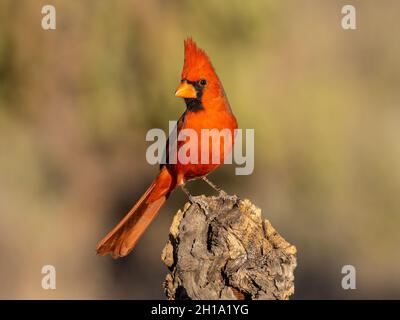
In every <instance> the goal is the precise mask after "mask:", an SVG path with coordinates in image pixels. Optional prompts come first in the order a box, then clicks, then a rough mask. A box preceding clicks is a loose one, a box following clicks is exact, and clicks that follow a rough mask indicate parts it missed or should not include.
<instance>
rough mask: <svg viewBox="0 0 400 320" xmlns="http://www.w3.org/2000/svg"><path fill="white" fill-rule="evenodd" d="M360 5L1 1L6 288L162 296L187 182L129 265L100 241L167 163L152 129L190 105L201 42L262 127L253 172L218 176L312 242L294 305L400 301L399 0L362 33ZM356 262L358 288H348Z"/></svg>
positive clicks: (30, 293)
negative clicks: (157, 162) (187, 90)
mask: <svg viewBox="0 0 400 320" xmlns="http://www.w3.org/2000/svg"><path fill="white" fill-rule="evenodd" d="M44 4H53V5H55V7H56V9H57V30H55V31H44V30H43V29H42V28H41V25H40V23H41V18H42V15H41V8H42V6H43V5H44ZM344 4H347V3H345V2H343V1H329V2H328V1H316V0H313V1H305V0H304V1H293V0H292V1H289V0H286V1H272V0H271V1H264V0H253V1H251V2H249V3H245V2H243V1H238V0H234V1H185V2H183V1H176V0H175V1H156V0H151V1H145V2H144V1H138V0H117V1H104V0H103V1H95V0H91V1H81V2H77V1H66V0H48V1H42V0H41V1H29V0H18V1H15V0H0V150H1V154H0V217H1V224H0V249H2V253H3V258H2V259H1V260H0V270H1V271H2V272H1V275H0V283H1V284H2V287H1V290H0V297H1V298H138V299H145V298H162V297H163V293H162V287H161V284H162V281H163V277H164V276H165V274H166V268H165V267H163V266H162V265H161V262H160V259H159V255H160V252H161V249H162V247H163V245H164V243H165V241H166V240H167V232H168V228H169V224H170V223H171V217H172V215H173V213H174V212H175V211H176V210H177V209H178V208H180V207H182V205H183V203H184V202H185V201H186V199H185V197H184V196H183V195H182V194H180V192H179V191H177V192H175V193H174V194H173V196H172V197H171V199H170V201H169V202H168V204H167V206H166V207H165V208H164V209H163V210H162V212H161V214H160V216H159V217H158V218H157V219H156V221H155V222H154V223H153V225H152V227H151V228H150V229H149V231H148V232H147V234H146V235H145V236H144V238H143V239H142V240H141V241H140V243H139V245H138V246H137V248H136V250H135V251H134V252H133V253H132V254H131V255H130V256H129V257H128V258H126V259H123V260H120V261H111V259H109V258H101V257H97V256H96V255H95V252H94V248H95V245H96V242H97V240H99V239H100V238H101V237H102V236H103V235H104V233H105V232H107V231H108V230H109V229H110V228H111V227H112V226H113V224H114V223H116V222H117V220H118V219H119V218H120V217H121V215H122V214H123V213H124V212H126V211H127V210H128V209H129V207H130V206H131V205H132V204H133V203H134V201H135V200H136V199H137V198H138V197H139V196H140V195H141V193H142V192H143V191H144V190H145V188H146V187H147V185H148V184H149V183H150V181H151V180H152V178H153V177H154V176H155V174H156V172H157V168H156V167H152V166H150V165H148V164H147V163H146V161H145V151H146V147H147V146H148V143H147V142H146V141H145V134H146V132H147V130H148V129H150V128H154V127H159V128H162V129H164V130H167V128H168V120H176V119H178V118H179V116H180V114H181V113H182V112H183V110H184V103H183V102H182V101H179V100H177V99H176V98H175V97H174V96H173V92H174V88H175V87H176V86H177V84H178V83H179V80H180V72H181V68H182V64H183V39H184V38H185V37H187V36H192V37H193V38H194V39H195V40H196V41H197V42H198V44H199V45H200V46H201V47H203V48H204V49H206V51H207V52H208V54H209V55H210V57H211V59H212V61H213V64H214V65H215V67H216V70H217V72H218V74H219V76H220V78H221V80H222V82H223V84H224V87H225V90H226V92H227V94H228V97H229V100H230V103H231V105H232V108H233V110H234V113H235V114H236V116H237V118H238V121H239V125H240V127H242V128H254V129H255V135H256V141H255V147H256V150H255V151H256V160H255V164H256V166H255V172H254V174H253V175H251V176H243V177H242V176H234V170H233V168H232V167H231V166H226V167H224V168H221V169H220V170H219V171H218V172H216V173H215V174H213V177H214V179H215V180H216V182H218V183H219V184H220V185H223V186H224V188H225V189H226V190H228V191H229V192H236V193H238V194H239V195H240V196H242V197H249V198H250V199H251V200H252V201H253V202H254V203H255V204H257V205H258V206H260V207H261V208H263V212H264V215H265V216H266V217H268V218H269V219H270V220H271V221H272V223H273V225H274V226H276V227H277V229H278V230H280V232H281V233H282V234H283V235H284V236H285V237H286V238H287V240H288V241H290V242H292V243H294V244H296V245H297V247H298V251H299V266H298V269H297V272H296V296H295V297H296V298H344V299H348V298H400V271H399V270H400V268H399V264H400V253H399V250H398V248H397V246H398V243H399V240H400V239H399V235H398V230H397V229H398V225H399V222H400V216H399V213H400V200H399V197H398V191H399V190H400V142H399V141H400V140H399V119H400V109H399V98H400V97H399V95H400V93H399V83H400V60H399V57H400V43H399V41H398V31H399V27H400V23H399V19H398V13H399V12H400V11H399V9H400V3H398V2H397V1H389V0H386V1H381V2H380V3H379V7H377V6H376V4H375V3H374V1H372V0H368V1H367V0H366V1H362V2H356V3H355V5H356V8H357V24H358V29H357V30H355V31H344V30H343V29H342V28H341V26H340V19H341V17H342V15H341V13H340V11H341V7H342V5H344ZM192 190H195V191H197V192H205V191H206V190H207V187H206V186H204V185H202V184H199V183H193V187H192ZM45 264H53V265H55V267H56V269H57V276H58V278H57V281H58V282H57V290H55V291H50V292H49V291H45V290H43V289H42V288H41V287H40V281H41V276H42V275H41V274H40V270H41V267H42V266H43V265H45ZM345 264H352V265H354V266H355V267H356V269H357V290H354V291H344V290H342V289H341V287H340V281H341V277H342V275H341V273H340V272H341V268H342V266H343V265H345Z"/></svg>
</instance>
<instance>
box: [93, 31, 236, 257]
mask: <svg viewBox="0 0 400 320" xmlns="http://www.w3.org/2000/svg"><path fill="white" fill-rule="evenodd" d="M184 47H185V60H184V66H183V71H182V75H181V83H180V85H179V86H178V88H177V89H176V92H175V96H177V97H180V98H183V99H184V100H185V103H186V110H185V112H184V113H183V115H182V116H181V117H180V119H179V121H178V123H177V132H178V134H179V132H180V131H181V130H182V129H188V128H190V129H194V130H195V131H196V132H197V133H198V136H199V137H200V136H201V129H210V130H211V129H218V130H223V129H225V131H226V129H228V130H229V132H230V133H231V134H232V139H231V140H230V142H228V146H227V148H228V149H229V148H232V146H233V141H234V130H235V129H236V128H237V122H236V118H235V116H234V115H233V113H232V110H231V108H230V105H229V102H228V99H227V97H226V95H225V92H224V89H223V87H222V84H221V82H220V80H219V78H218V76H217V74H216V73H215V70H214V68H213V66H212V64H211V61H210V59H209V58H208V56H207V54H206V53H205V52H204V51H203V50H202V49H200V48H198V47H197V45H196V43H195V42H194V41H193V40H192V39H191V38H188V39H186V40H185V41H184ZM185 143H191V140H184V141H178V142H177V149H178V150H179V149H180V148H181V147H182V146H183V145H184V144H185ZM229 143H230V145H229ZM211 144H212V142H211ZM221 145H222V144H221ZM197 146H198V154H199V155H201V154H202V152H208V154H209V156H210V159H211V157H212V153H213V152H215V151H216V150H215V147H214V146H212V145H210V143H208V145H207V144H206V143H202V142H201V141H200V143H198V144H197ZM225 146H226V145H225ZM218 147H220V146H218ZM166 150H168V143H167V146H166ZM227 152H230V150H225V151H224V152H220V161H219V162H218V163H214V162H213V161H208V162H211V163H204V164H202V163H201V162H200V161H199V163H186V164H184V163H182V162H181V161H180V160H179V158H178V159H177V161H175V164H173V163H168V160H167V163H166V164H164V165H161V167H160V173H159V174H158V176H157V177H156V179H155V180H154V181H153V183H152V184H151V185H150V187H149V188H148V189H147V191H146V192H145V193H144V194H143V196H142V197H141V198H140V199H139V201H138V202H137V203H136V204H135V205H134V206H133V208H132V209H131V210H130V211H129V212H128V214H127V215H126V216H125V217H124V218H123V219H122V220H121V222H119V223H118V225H117V226H115V227H114V229H112V230H111V231H110V232H109V233H108V234H107V235H106V236H105V237H104V238H103V239H102V240H101V241H100V242H99V244H98V245H97V253H98V254H99V255H106V254H108V253H110V254H112V256H113V258H119V257H123V256H126V255H127V254H128V253H129V252H130V251H131V250H132V249H133V248H134V246H135V245H136V243H137V241H138V240H139V238H140V237H141V235H142V234H143V233H144V231H145V230H146V228H147V227H148V226H149V224H150V223H151V221H152V220H153V219H154V218H155V216H156V215H157V213H158V211H159V210H160V208H161V207H162V205H163V204H164V203H165V201H166V200H167V198H168V197H169V195H170V193H171V192H172V191H173V190H174V189H175V188H177V187H181V188H182V190H183V191H184V192H185V193H186V194H187V195H188V196H189V199H190V201H191V202H196V199H195V197H192V196H191V195H190V193H189V192H188V190H187V189H186V188H185V183H186V182H187V181H188V180H192V179H200V178H202V179H204V181H205V182H207V183H208V184H209V185H210V186H211V187H213V188H214V189H216V190H218V191H220V192H223V191H222V190H221V189H219V188H218V187H217V186H216V185H214V184H213V183H212V182H211V181H209V180H208V179H207V177H206V176H207V175H208V174H209V173H210V172H212V171H213V170H214V169H216V168H217V167H218V166H219V165H220V164H222V163H223V162H224V157H225V156H226V154H227ZM199 204H200V203H199Z"/></svg>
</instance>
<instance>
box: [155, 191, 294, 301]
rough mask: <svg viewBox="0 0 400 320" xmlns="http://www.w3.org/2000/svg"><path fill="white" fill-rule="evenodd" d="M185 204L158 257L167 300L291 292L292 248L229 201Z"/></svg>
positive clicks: (243, 204) (255, 211)
mask: <svg viewBox="0 0 400 320" xmlns="http://www.w3.org/2000/svg"><path fill="white" fill-rule="evenodd" d="M198 198H199V199H201V201H202V202H203V203H206V204H207V206H208V209H207V212H205V211H204V210H203V209H201V208H200V206H198V205H197V204H193V205H190V204H189V203H187V204H186V205H185V207H184V209H183V211H182V210H179V211H178V212H177V213H176V215H175V217H174V220H173V222H172V225H171V228H170V234H169V241H168V243H167V244H166V246H165V247H164V249H163V252H162V255H161V258H162V260H163V262H164V264H165V265H166V266H167V267H168V268H169V270H170V273H169V274H168V275H167V277H166V280H165V292H166V296H167V298H168V299H175V300H181V299H194V300H197V299H201V300H204V299H235V300H236V299H239V300H241V299H254V300H257V299H288V298H289V296H290V295H292V294H293V293H294V274H293V272H294V269H295V267H296V265H297V261H296V247H295V246H293V245H291V244H290V243H288V242H287V241H286V240H285V239H284V238H283V237H282V236H281V235H279V233H278V232H277V231H276V230H275V229H274V228H273V227H272V225H271V223H270V222H269V221H268V220H263V219H262V217H261V210H260V209H259V208H257V207H256V206H254V205H253V204H252V203H251V202H250V201H249V200H239V199H237V198H236V197H235V196H230V198H229V199H226V197H225V198H224V197H205V196H199V197H198Z"/></svg>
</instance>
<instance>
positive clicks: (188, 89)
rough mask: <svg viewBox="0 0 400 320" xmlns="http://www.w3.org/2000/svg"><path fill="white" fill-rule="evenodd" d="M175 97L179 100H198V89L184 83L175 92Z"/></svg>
mask: <svg viewBox="0 0 400 320" xmlns="http://www.w3.org/2000/svg"><path fill="white" fill-rule="evenodd" d="M175 97H178V98H197V92H196V89H195V88H194V87H193V86H192V85H191V84H190V83H187V82H186V81H185V82H182V83H181V84H180V85H179V87H178V88H176V91H175Z"/></svg>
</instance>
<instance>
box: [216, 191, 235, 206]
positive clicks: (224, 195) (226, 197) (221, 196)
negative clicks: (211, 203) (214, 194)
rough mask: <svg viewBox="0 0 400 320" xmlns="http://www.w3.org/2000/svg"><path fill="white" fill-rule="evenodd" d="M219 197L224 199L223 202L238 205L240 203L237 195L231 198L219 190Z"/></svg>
mask: <svg viewBox="0 0 400 320" xmlns="http://www.w3.org/2000/svg"><path fill="white" fill-rule="evenodd" d="M219 197H220V198H222V200H224V201H232V202H234V203H236V202H237V201H238V197H237V195H233V196H231V195H229V194H227V193H226V192H225V191H224V190H222V189H220V190H219Z"/></svg>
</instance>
